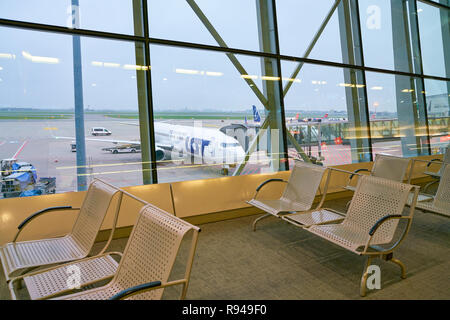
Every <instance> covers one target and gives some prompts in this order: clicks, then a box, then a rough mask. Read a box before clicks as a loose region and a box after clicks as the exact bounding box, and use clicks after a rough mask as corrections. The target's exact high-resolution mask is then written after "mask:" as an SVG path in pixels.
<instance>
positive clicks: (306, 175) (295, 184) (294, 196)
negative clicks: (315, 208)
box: [281, 162, 327, 207]
mask: <svg viewBox="0 0 450 320" xmlns="http://www.w3.org/2000/svg"><path fill="white" fill-rule="evenodd" d="M326 170H327V168H326V167H322V166H318V165H314V164H309V163H305V162H296V163H295V166H294V168H293V169H292V173H291V175H290V177H289V180H288V183H287V186H286V188H285V189H284V192H283V195H282V196H281V199H283V200H287V201H290V202H294V203H301V204H303V205H306V206H308V207H311V206H312V204H313V201H314V198H315V196H316V194H317V190H318V189H319V186H320V182H321V181H322V177H323V174H324V173H325V171H326Z"/></svg>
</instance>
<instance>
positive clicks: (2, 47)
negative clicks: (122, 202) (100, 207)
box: [0, 28, 148, 197]
mask: <svg viewBox="0 0 450 320" xmlns="http://www.w3.org/2000/svg"><path fill="white" fill-rule="evenodd" d="M0 37H1V38H2V39H5V40H7V41H2V42H1V43H0V53H1V55H0V66H1V70H0V72H1V78H2V81H1V82H0V127H1V130H0V160H2V159H11V160H13V161H10V163H9V164H7V163H6V162H4V163H2V166H3V167H4V168H3V169H2V171H3V172H4V171H7V170H8V168H10V169H11V168H12V169H14V170H16V171H17V172H15V173H16V175H5V174H2V179H1V180H2V182H1V184H2V188H3V189H2V190H3V191H1V192H0V193H1V196H0V197H8V196H26V195H37V194H45V193H52V192H57V193H59V192H66V191H75V190H79V189H82V187H83V186H80V185H79V179H78V178H79V176H77V174H78V175H79V171H78V170H77V169H78V168H79V167H80V166H83V167H84V170H83V171H84V173H83V174H84V176H85V178H86V179H85V180H86V182H87V183H89V182H90V181H92V179H93V178H101V179H104V180H106V181H109V182H112V183H114V184H115V185H118V186H128V185H137V184H142V183H143V172H142V171H143V169H142V156H141V145H140V136H141V133H140V125H139V113H138V110H139V105H140V104H142V101H140V98H139V94H138V92H140V95H142V96H144V103H145V96H146V94H145V87H146V85H145V79H144V82H142V81H140V80H139V79H140V78H141V77H142V75H145V73H146V72H147V71H145V70H142V69H141V68H143V67H145V66H143V65H142V60H143V52H142V45H140V44H135V43H133V42H124V41H113V40H101V39H95V38H90V37H87V38H84V37H82V38H81V39H80V40H81V66H82V70H75V71H77V72H79V71H82V73H81V74H82V82H79V81H78V79H77V77H75V78H74V63H73V60H74V58H73V50H72V36H67V35H59V34H51V33H46V32H36V31H25V30H19V29H14V28H0ZM127 66H134V67H133V68H131V67H127ZM74 79H75V80H74ZM77 87H78V88H81V89H82V97H83V104H84V107H83V108H82V111H81V112H82V113H83V116H84V128H85V130H84V132H83V134H84V137H85V140H84V142H85V145H86V157H85V158H86V159H85V162H84V163H80V162H79V161H78V162H77V154H78V152H77V151H79V150H77V146H78V147H79V145H77V139H76V134H75V133H76V130H75V118H76V117H77V116H80V114H79V113H77V112H75V111H74V105H75V103H74V100H76V99H78V98H76V99H74V92H75V91H74V88H77ZM143 108H144V109H146V105H144V106H143ZM147 149H148V148H147ZM14 163H15V164H14ZM21 163H22V164H21ZM19 164H20V166H19ZM27 164H29V165H30V166H32V174H31V175H30V174H29V172H28V171H26V170H28V169H26V168H28V167H30V166H29V165H27ZM19 167H20V168H22V169H20V168H19ZM24 168H25V169H24ZM24 170H25V172H24ZM77 172H78V173H77ZM6 181H8V184H9V187H8V188H9V189H8V190H9V191H8V190H6V189H5V185H6V184H7V183H6ZM46 181H53V182H52V184H55V187H49V186H48V185H47V184H46ZM11 188H12V189H11Z"/></svg>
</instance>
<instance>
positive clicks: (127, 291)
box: [109, 281, 161, 300]
mask: <svg viewBox="0 0 450 320" xmlns="http://www.w3.org/2000/svg"><path fill="white" fill-rule="evenodd" d="M159 286H161V281H152V282H148V283H144V284H139V285H137V286H134V287H131V288H128V289H125V290H122V291H120V292H119V293H117V294H115V295H114V296H112V297H111V298H109V300H122V299H125V298H127V297H128V296H130V295H134V294H136V293H138V292H139V291H143V290H147V289H150V288H154V287H159Z"/></svg>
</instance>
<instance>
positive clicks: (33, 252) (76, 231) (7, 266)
mask: <svg viewBox="0 0 450 320" xmlns="http://www.w3.org/2000/svg"><path fill="white" fill-rule="evenodd" d="M117 192H118V189H115V188H113V187H112V186H110V185H108V184H106V183H104V182H103V181H101V180H97V179H96V180H94V181H93V182H92V183H91V185H90V186H89V189H88V191H87V193H86V196H85V198H84V201H83V204H82V206H81V208H80V209H79V213H78V217H77V219H76V221H75V224H74V226H73V228H72V231H71V232H70V233H69V234H68V235H66V236H64V237H60V238H53V239H42V240H34V241H21V242H16V240H17V238H18V236H19V234H20V232H21V231H22V230H23V227H24V226H25V225H27V224H28V223H29V222H30V221H32V220H33V219H34V218H36V217H38V216H40V215H42V214H44V213H46V212H50V211H55V210H74V208H72V207H70V206H67V207H53V208H48V209H44V210H41V211H39V212H37V213H35V214H33V215H31V216H30V217H29V218H27V219H26V220H25V221H24V222H22V223H21V224H20V225H19V231H18V232H17V234H16V236H15V238H14V240H13V242H11V243H7V244H5V245H4V246H2V247H0V257H1V261H2V266H3V271H4V273H5V276H6V279H7V281H9V280H10V279H11V277H13V276H16V275H17V274H18V273H20V272H23V271H24V270H26V269H28V268H33V267H39V266H46V265H51V264H57V263H63V262H68V261H73V260H77V259H81V258H84V257H86V256H87V255H88V254H89V253H90V251H91V248H92V246H93V244H94V241H95V238H96V236H97V234H98V231H99V230H100V227H101V225H102V223H103V220H104V218H105V216H106V213H107V211H108V208H109V207H110V204H111V201H112V199H113V197H114V195H115V194H116V193H117ZM119 207H120V200H119V203H118V205H117V209H116V215H117V214H118V210H119ZM75 210H78V209H75Z"/></svg>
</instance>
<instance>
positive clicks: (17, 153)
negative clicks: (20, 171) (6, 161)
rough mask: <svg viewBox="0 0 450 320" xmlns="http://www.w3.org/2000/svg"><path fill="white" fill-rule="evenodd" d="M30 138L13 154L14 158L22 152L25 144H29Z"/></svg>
mask: <svg viewBox="0 0 450 320" xmlns="http://www.w3.org/2000/svg"><path fill="white" fill-rule="evenodd" d="M27 143H28V140H25V141H24V143H22V145H21V146H20V148H19V149H18V150H17V151H16V153H15V154H14V155H13V156H12V159H17V157H18V156H19V154H20V153H21V152H22V150H23V148H25V146H26V145H27Z"/></svg>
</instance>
